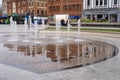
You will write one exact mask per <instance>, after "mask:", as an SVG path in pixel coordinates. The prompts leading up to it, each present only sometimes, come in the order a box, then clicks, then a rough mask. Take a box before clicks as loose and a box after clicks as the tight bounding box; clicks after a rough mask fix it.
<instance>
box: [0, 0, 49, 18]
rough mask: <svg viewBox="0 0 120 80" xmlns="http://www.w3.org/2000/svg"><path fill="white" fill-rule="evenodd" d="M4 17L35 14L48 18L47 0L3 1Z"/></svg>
mask: <svg viewBox="0 0 120 80" xmlns="http://www.w3.org/2000/svg"><path fill="white" fill-rule="evenodd" d="M2 3H3V15H4V14H7V15H11V14H14V13H17V14H27V13H34V15H35V16H46V15H47V9H46V0H3V2H2Z"/></svg>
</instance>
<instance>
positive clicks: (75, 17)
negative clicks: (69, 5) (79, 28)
mask: <svg viewBox="0 0 120 80" xmlns="http://www.w3.org/2000/svg"><path fill="white" fill-rule="evenodd" d="M69 18H70V19H79V18H80V16H70V17H69Z"/></svg>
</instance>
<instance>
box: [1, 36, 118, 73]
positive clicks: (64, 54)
mask: <svg viewBox="0 0 120 80" xmlns="http://www.w3.org/2000/svg"><path fill="white" fill-rule="evenodd" d="M13 38H14V39H15V38H17V39H15V40H13V41H12V40H9V39H11V36H10V35H1V36H0V49H1V50H0V63H3V64H7V65H10V66H14V67H18V68H21V69H25V70H28V71H32V72H35V73H39V74H41V73H48V72H54V71H59V70H66V69H72V68H77V67H82V66H86V65H90V64H93V63H97V62H100V61H103V60H106V59H109V58H111V57H113V56H115V55H116V48H115V47H114V46H112V45H110V44H107V43H104V42H99V41H94V40H89V39H83V38H80V39H79V41H76V40H75V39H77V37H72V36H71V37H70V36H69V37H68V35H66V36H65V35H64V36H63V35H59V36H58V35H54V34H49V35H48V34H47V35H34V36H32V35H27V36H25V35H19V36H17V37H15V36H14V37H13V36H12V39H13Z"/></svg>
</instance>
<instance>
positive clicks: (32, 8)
mask: <svg viewBox="0 0 120 80" xmlns="http://www.w3.org/2000/svg"><path fill="white" fill-rule="evenodd" d="M27 1H28V12H29V13H34V15H35V16H47V7H46V6H47V5H46V0H27Z"/></svg>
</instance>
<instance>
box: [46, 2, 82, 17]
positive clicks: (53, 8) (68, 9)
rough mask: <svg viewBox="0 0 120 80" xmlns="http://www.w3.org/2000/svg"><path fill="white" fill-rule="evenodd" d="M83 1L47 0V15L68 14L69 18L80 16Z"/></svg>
mask: <svg viewBox="0 0 120 80" xmlns="http://www.w3.org/2000/svg"><path fill="white" fill-rule="evenodd" d="M82 10H83V0H47V12H48V13H47V14H48V16H52V15H55V14H69V15H70V16H81V13H82Z"/></svg>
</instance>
